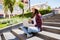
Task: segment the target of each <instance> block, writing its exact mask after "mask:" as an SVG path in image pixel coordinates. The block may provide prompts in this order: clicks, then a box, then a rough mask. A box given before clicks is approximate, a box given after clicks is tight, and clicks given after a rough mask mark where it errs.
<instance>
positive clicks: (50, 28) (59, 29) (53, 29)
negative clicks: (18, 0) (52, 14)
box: [43, 25, 60, 34]
mask: <svg viewBox="0 0 60 40" xmlns="http://www.w3.org/2000/svg"><path fill="white" fill-rule="evenodd" d="M43 30H44V31H48V32H52V33H57V34H60V27H54V26H45V25H43Z"/></svg>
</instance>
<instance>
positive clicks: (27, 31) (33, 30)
mask: <svg viewBox="0 0 60 40" xmlns="http://www.w3.org/2000/svg"><path fill="white" fill-rule="evenodd" d="M20 28H21V29H22V30H23V31H24V32H25V33H26V34H29V33H31V32H33V33H36V32H40V29H38V27H28V28H27V29H26V28H25V27H24V25H22V26H20Z"/></svg>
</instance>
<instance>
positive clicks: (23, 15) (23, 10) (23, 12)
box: [22, 9, 24, 17]
mask: <svg viewBox="0 0 60 40" xmlns="http://www.w3.org/2000/svg"><path fill="white" fill-rule="evenodd" d="M22 17H24V9H22Z"/></svg>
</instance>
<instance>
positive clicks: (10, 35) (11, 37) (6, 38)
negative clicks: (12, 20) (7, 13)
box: [3, 32, 19, 40]
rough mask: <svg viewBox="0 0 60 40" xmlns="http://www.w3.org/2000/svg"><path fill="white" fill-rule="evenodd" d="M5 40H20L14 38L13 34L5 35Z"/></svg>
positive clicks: (6, 33)
mask: <svg viewBox="0 0 60 40" xmlns="http://www.w3.org/2000/svg"><path fill="white" fill-rule="evenodd" d="M3 35H4V37H5V40H19V39H18V38H17V37H16V36H14V35H13V34H12V33H11V32H5V33H3Z"/></svg>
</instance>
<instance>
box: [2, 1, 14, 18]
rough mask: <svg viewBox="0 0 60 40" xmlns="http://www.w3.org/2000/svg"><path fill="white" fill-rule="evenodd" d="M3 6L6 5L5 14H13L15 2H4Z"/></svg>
mask: <svg viewBox="0 0 60 40" xmlns="http://www.w3.org/2000/svg"><path fill="white" fill-rule="evenodd" d="M3 4H4V13H5V14H7V13H8V10H10V12H11V13H12V12H13V8H14V4H15V0H4V1H3ZM9 18H10V15H9Z"/></svg>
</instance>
